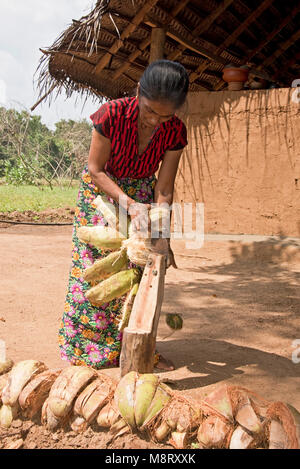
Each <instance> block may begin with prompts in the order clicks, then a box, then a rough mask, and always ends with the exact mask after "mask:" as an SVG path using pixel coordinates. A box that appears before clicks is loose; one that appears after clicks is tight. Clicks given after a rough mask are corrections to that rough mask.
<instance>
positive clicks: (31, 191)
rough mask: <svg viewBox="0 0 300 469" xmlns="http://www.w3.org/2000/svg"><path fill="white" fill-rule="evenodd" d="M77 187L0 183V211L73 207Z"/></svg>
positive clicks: (39, 210)
mask: <svg viewBox="0 0 300 469" xmlns="http://www.w3.org/2000/svg"><path fill="white" fill-rule="evenodd" d="M78 189H79V182H78V185H76V186H75V185H74V186H73V187H54V188H53V190H51V189H50V188H49V187H44V188H43V189H39V188H38V187H35V186H12V185H0V212H14V211H18V212H24V211H25V210H33V211H35V212H42V211H43V210H46V209H49V208H63V207H75V205H76V199H77V194H78Z"/></svg>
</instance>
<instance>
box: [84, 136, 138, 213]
mask: <svg viewBox="0 0 300 469" xmlns="http://www.w3.org/2000/svg"><path fill="white" fill-rule="evenodd" d="M110 153H111V142H110V140H109V139H108V138H106V137H104V136H103V135H101V134H100V133H99V132H97V131H96V130H95V129H94V130H93V134H92V142H91V146H90V152H89V158H88V170H89V174H90V176H91V178H92V181H93V183H94V184H95V185H96V186H97V187H99V189H100V190H102V191H103V192H105V193H106V194H107V195H108V196H109V197H111V198H112V199H113V200H114V201H115V202H117V203H118V204H119V197H120V196H123V197H124V199H123V200H124V202H125V205H126V203H127V207H126V206H124V203H123V204H122V205H123V207H124V208H126V210H128V208H129V207H130V205H131V204H132V203H134V200H133V199H131V198H130V197H129V196H128V195H126V194H125V193H124V192H123V191H122V189H120V188H119V186H118V185H117V184H116V183H115V182H114V181H112V180H111V179H110V177H109V176H107V174H106V173H105V170H104V168H105V165H106V163H107V161H108V160H109V157H110Z"/></svg>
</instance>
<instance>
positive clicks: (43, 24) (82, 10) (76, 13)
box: [0, 0, 97, 126]
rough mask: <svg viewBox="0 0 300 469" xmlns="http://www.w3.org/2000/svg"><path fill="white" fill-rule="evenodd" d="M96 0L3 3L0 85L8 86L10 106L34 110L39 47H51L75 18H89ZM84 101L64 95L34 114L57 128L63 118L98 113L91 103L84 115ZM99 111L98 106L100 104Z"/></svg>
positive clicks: (0, 2) (0, 0)
mask: <svg viewBox="0 0 300 469" xmlns="http://www.w3.org/2000/svg"><path fill="white" fill-rule="evenodd" d="M94 4H95V2H94V1H93V0H51V1H48V0H26V1H24V0H8V1H4V0H0V82H4V83H5V84H6V93H5V94H6V105H7V106H10V107H17V105H16V103H20V104H21V105H22V106H24V107H26V108H30V107H31V106H32V105H33V104H34V103H35V102H36V101H37V99H38V92H37V90H36V89H35V88H34V84H33V79H34V73H35V71H36V68H37V66H38V63H39V59H40V57H41V55H42V53H41V52H40V50H39V48H45V47H47V46H50V45H51V44H52V43H53V42H54V40H55V39H56V38H57V37H58V36H59V35H60V33H61V32H62V31H63V30H64V29H66V28H67V27H68V26H69V25H70V23H71V22H72V19H79V18H80V17H81V16H84V15H86V14H87V13H88V12H89V11H90V10H91V8H92V7H93V5H94ZM82 103H83V100H81V99H78V104H77V105H75V95H74V98H70V99H67V100H66V99H65V97H64V96H62V97H59V98H58V99H57V100H56V101H54V102H53V103H52V104H51V106H50V108H49V106H48V104H44V105H40V106H39V107H38V108H37V109H36V111H35V112H34V114H38V115H41V116H42V120H43V122H45V123H46V124H47V125H49V126H53V124H54V122H56V121H57V120H59V119H60V118H65V119H75V120H76V119H79V118H84V117H85V118H89V115H90V114H91V113H92V112H93V111H94V110H95V104H92V103H91V100H88V101H87V104H86V106H85V108H84V110H83V112H82ZM96 108H97V105H96Z"/></svg>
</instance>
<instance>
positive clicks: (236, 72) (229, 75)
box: [223, 67, 249, 83]
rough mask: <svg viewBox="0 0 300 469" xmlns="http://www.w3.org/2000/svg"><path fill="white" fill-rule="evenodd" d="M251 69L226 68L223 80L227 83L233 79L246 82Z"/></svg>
mask: <svg viewBox="0 0 300 469" xmlns="http://www.w3.org/2000/svg"><path fill="white" fill-rule="evenodd" d="M248 75H249V70H247V69H245V68H240V67H232V68H224V70H223V80H224V81H226V82H227V83H230V82H232V81H234V82H241V83H245V82H246V81H247V80H248Z"/></svg>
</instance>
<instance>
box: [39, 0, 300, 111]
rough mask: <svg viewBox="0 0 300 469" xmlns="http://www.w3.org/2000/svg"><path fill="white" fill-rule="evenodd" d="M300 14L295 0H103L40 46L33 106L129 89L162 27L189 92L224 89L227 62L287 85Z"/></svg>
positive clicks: (294, 65) (294, 66) (167, 54)
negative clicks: (44, 46) (186, 75)
mask: <svg viewBox="0 0 300 469" xmlns="http://www.w3.org/2000/svg"><path fill="white" fill-rule="evenodd" d="M299 14H300V5H299V2H298V0H290V2H282V1H281V0H254V1H253V2H251V5H249V4H246V2H244V1H242V0H224V1H219V0H205V1H204V0H200V1H199V0H197V1H196V0H122V1H121V0H98V1H97V2H96V4H95V7H94V8H93V9H92V11H91V12H90V13H89V14H88V15H86V16H83V17H82V18H81V19H80V20H73V22H72V24H71V25H70V26H69V27H68V28H67V29H66V30H65V31H63V32H62V33H61V35H60V36H59V37H58V38H57V40H56V41H55V42H54V43H53V44H52V46H51V47H48V48H47V49H41V51H42V53H43V56H42V58H41V60H40V63H39V66H38V69H37V74H38V79H37V85H38V89H39V101H38V103H36V105H35V106H34V107H33V108H35V107H36V106H37V105H38V104H39V103H40V102H41V101H42V100H43V99H45V98H46V97H50V96H51V97H53V96H55V93H56V95H58V94H59V93H60V92H62V91H64V92H65V93H66V96H67V97H70V96H71V95H72V93H73V92H76V93H79V94H81V95H85V96H86V97H92V98H94V99H95V98H96V99H97V100H98V101H99V99H100V101H101V100H102V99H104V98H108V99H113V98H119V97H122V96H125V95H132V94H133V93H134V91H135V89H136V85H137V83H138V80H139V78H140V76H141V75H142V73H143V71H144V70H145V68H146V67H147V65H148V64H149V61H150V60H151V57H150V53H151V43H152V44H153V42H152V41H153V35H152V32H153V30H154V29H157V28H159V29H160V30H163V31H164V34H165V43H164V47H163V53H164V58H167V59H170V60H177V61H179V62H180V63H182V64H183V65H184V66H185V67H186V69H187V71H188V73H189V75H190V82H191V84H190V91H203V90H210V91H213V90H219V89H222V88H223V87H224V85H225V83H224V82H223V80H222V71H223V68H224V66H225V65H226V64H229V63H231V64H234V65H235V66H240V65H244V64H247V65H249V67H250V69H251V72H250V77H255V76H256V77H260V78H261V79H267V80H269V81H276V82H277V83H278V84H279V85H280V86H290V85H291V83H292V81H293V79H294V78H295V77H298V76H299V65H298V62H297V60H298V58H299V40H300V32H299V28H298V27H297V24H298V20H299ZM164 34H163V35H164ZM33 108H32V109H33Z"/></svg>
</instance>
